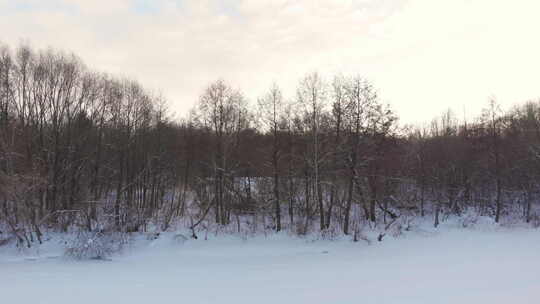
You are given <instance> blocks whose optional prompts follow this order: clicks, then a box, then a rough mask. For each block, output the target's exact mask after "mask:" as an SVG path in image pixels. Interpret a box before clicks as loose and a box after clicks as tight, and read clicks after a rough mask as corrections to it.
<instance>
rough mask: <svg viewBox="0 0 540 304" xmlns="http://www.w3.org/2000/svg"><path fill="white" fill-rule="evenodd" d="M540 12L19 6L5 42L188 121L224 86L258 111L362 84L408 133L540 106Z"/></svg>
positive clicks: (359, 5)
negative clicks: (300, 90)
mask: <svg viewBox="0 0 540 304" xmlns="http://www.w3.org/2000/svg"><path fill="white" fill-rule="evenodd" d="M539 9H540V4H537V3H536V2H535V1H525V0H524V1H513V2H511V3H510V2H504V3H503V2H496V3H495V1H485V0H470V1H466V0H458V1H451V2H450V1H427V0H410V1H400V0H397V1H386V0H384V1H374V0H362V1H352V0H349V1H308V0H301V1H285V0H278V1H250V0H244V1H211V0H207V1H187V0H162V1H160V0H157V1H146V0H118V1H84V0H54V1H46V2H45V1H37V0H27V1H7V0H0V27H1V28H2V29H4V31H3V35H2V36H0V42H2V43H5V44H7V45H9V46H10V47H11V48H14V47H16V46H18V45H19V44H20V43H21V41H22V42H27V43H29V44H30V45H31V46H32V47H34V48H38V49H43V48H47V47H52V48H54V49H59V50H63V51H67V52H73V53H75V54H76V55H78V56H79V57H80V58H81V59H82V60H83V61H84V62H85V63H86V65H87V66H88V67H89V68H90V69H93V70H98V71H101V72H107V73H111V74H114V75H119V76H125V77H129V78H133V79H136V80H138V81H140V82H141V83H142V85H144V86H145V87H147V88H148V89H150V90H152V91H155V92H158V93H160V94H162V95H163V96H164V97H165V98H166V99H167V100H168V101H169V105H170V107H171V110H173V111H174V112H176V113H178V114H180V115H185V114H186V113H187V112H188V111H189V109H191V108H192V107H193V106H194V105H195V103H196V102H197V100H198V96H199V95H200V94H201V93H202V91H203V89H204V88H205V87H206V86H207V85H208V84H209V83H210V82H212V81H214V80H216V79H218V78H222V79H225V80H226V81H227V82H229V83H230V84H231V85H232V86H234V87H236V88H239V89H241V90H242V91H243V92H244V93H245V95H246V97H247V98H248V99H249V100H250V102H252V103H253V102H254V101H255V100H256V98H257V97H259V96H261V95H262V94H264V93H265V91H266V90H267V89H268V88H269V87H270V86H271V85H272V83H273V82H276V83H277V84H278V85H279V86H281V87H282V88H283V89H284V92H285V95H286V96H287V97H289V98H293V97H294V89H295V86H296V85H297V84H298V81H299V79H300V78H301V77H303V76H304V75H305V74H307V73H310V72H313V71H316V72H318V73H320V74H321V75H322V76H323V77H325V78H327V79H330V78H331V77H333V76H334V75H336V74H345V75H360V76H363V77H365V78H367V79H369V80H370V81H371V82H372V83H373V84H374V85H375V87H376V88H377V89H378V90H379V92H380V96H381V100H382V101H383V102H385V103H389V104H391V106H392V108H393V109H394V111H395V112H396V113H397V115H398V116H399V118H400V122H401V123H402V124H406V123H414V124H418V123H425V122H428V121H430V120H431V119H433V118H435V117H437V116H439V115H440V114H441V113H442V112H443V111H445V110H447V109H451V110H452V111H453V112H454V113H455V114H456V116H457V118H459V119H461V118H463V117H464V116H465V115H466V117H467V119H472V118H474V117H476V116H478V115H479V114H480V111H481V109H482V108H484V107H486V106H487V103H488V100H489V99H490V98H495V99H496V100H497V102H498V103H499V104H500V105H501V107H502V108H503V109H508V108H510V107H511V106H513V105H515V104H521V103H523V102H526V101H528V100H533V99H537V98H538V97H540V90H539V89H538V88H537V87H538V84H537V80H536V78H537V76H536V72H537V71H538V70H540V60H538V58H537V57H538V54H540V42H538V41H537V39H535V34H536V32H537V29H538V28H540V21H539V20H538V18H536V16H535V15H536V12H538V11H539Z"/></svg>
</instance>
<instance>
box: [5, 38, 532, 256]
mask: <svg viewBox="0 0 540 304" xmlns="http://www.w3.org/2000/svg"><path fill="white" fill-rule="evenodd" d="M254 104H256V105H254V106H250V105H249V104H248V101H247V99H246V98H245V97H244V96H243V94H242V93H241V92H240V91H238V90H236V89H234V88H232V87H231V86H230V85H228V84H227V83H226V82H225V81H223V80H218V81H215V82H213V83H211V84H210V85H209V86H208V87H207V89H206V90H205V91H204V92H202V95H201V97H200V100H199V102H198V104H197V106H196V107H195V108H194V109H193V110H192V111H191V114H190V115H189V118H186V119H183V120H181V121H173V120H171V119H170V118H169V116H168V110H167V108H166V106H165V102H164V101H163V100H162V99H161V98H160V96H156V95H154V94H152V93H150V92H149V91H148V90H146V89H144V88H143V87H142V86H141V85H140V84H139V83H137V82H135V81H132V80H128V79H121V78H117V77H113V76H110V75H107V74H103V73H96V72H94V71H92V70H90V69H88V68H87V67H85V65H84V64H83V63H82V62H81V60H79V59H78V58H77V57H76V56H74V55H71V54H66V53H62V52H58V51H55V50H45V51H36V50H33V49H31V48H30V47H28V46H21V47H18V48H17V49H16V50H10V49H9V48H8V47H6V46H2V47H0V231H1V232H2V233H3V234H4V236H10V237H12V238H16V239H17V240H18V241H19V242H21V243H23V244H26V245H28V246H30V245H31V244H32V242H35V241H38V242H41V238H42V235H43V231H44V230H50V229H53V230H60V231H69V230H70V229H73V228H75V227H77V228H78V229H86V230H88V231H97V230H99V231H105V230H108V231H123V232H132V231H144V230H146V229H148V227H149V225H151V226H152V227H153V228H156V227H157V228H158V229H163V230H166V229H169V228H170V227H171V225H174V224H176V223H183V224H184V225H187V227H189V228H191V229H192V231H193V234H194V235H195V234H196V231H197V229H198V228H200V227H202V226H208V225H211V224H213V225H217V226H220V227H225V226H228V225H230V226H233V227H237V228H238V230H240V229H242V228H241V226H242V225H244V224H245V223H249V225H261V229H274V230H277V231H280V230H282V229H288V230H290V231H294V232H295V233H299V234H304V233H307V232H308V231H316V230H320V231H328V230H332V231H334V232H339V233H344V234H351V233H357V231H358V229H360V228H359V227H360V226H361V225H365V224H371V225H386V223H388V222H391V221H392V220H395V219H396V218H398V217H400V216H403V215H409V216H430V217H432V218H433V223H434V225H438V224H439V222H440V221H441V220H442V219H443V218H444V216H445V215H449V214H457V215H459V214H462V213H463V212H465V211H470V210H473V211H474V212H475V213H476V214H480V215H487V216H492V217H493V218H494V219H495V221H497V222H498V221H500V220H501V219H502V218H503V217H505V216H506V215H509V214H512V215H518V216H520V217H521V218H522V220H523V221H525V222H529V221H532V220H536V221H538V216H537V215H536V213H535V212H536V211H535V210H534V206H535V204H534V202H536V200H537V196H538V189H539V182H540V156H539V155H540V103H538V102H529V103H527V104H525V105H522V106H519V107H517V108H515V109H513V110H511V111H508V112H506V113H503V112H502V111H501V110H500V109H499V108H498V106H497V104H496V103H495V102H491V103H489V104H488V106H487V108H486V110H485V111H484V114H483V115H482V116H481V117H479V118H478V119H476V120H475V121H471V122H468V123H466V122H458V120H457V119H456V118H455V117H454V116H453V115H452V113H451V112H448V113H446V114H444V115H442V116H441V117H440V118H437V119H435V120H433V121H432V123H431V124H430V125H429V126H427V127H422V128H419V127H409V128H403V127H398V125H397V117H396V115H395V114H394V113H393V112H392V111H391V109H390V108H389V107H388V106H386V105H384V104H383V103H381V101H380V100H379V98H378V96H377V91H376V90H375V88H374V87H373V85H372V84H371V83H369V82H368V81H366V80H365V79H364V78H361V77H342V76H341V77H335V78H334V79H332V80H331V81H328V80H324V79H323V78H322V77H320V75H318V74H309V75H307V76H306V77H305V78H304V79H302V80H301V81H300V82H299V83H298V86H297V91H296V95H295V96H289V97H285V96H283V94H282V92H281V90H280V88H279V87H278V86H277V85H273V86H271V87H270V89H269V90H268V92H267V93H265V94H263V95H262V96H261V97H260V98H258V99H257V102H256V103H254ZM0 236H1V235H0ZM0 239H2V238H0Z"/></svg>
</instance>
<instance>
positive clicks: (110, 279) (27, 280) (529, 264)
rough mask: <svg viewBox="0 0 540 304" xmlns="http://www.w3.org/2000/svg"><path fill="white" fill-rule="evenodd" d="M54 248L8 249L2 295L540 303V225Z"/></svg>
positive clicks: (0, 277)
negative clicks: (378, 236)
mask: <svg viewBox="0 0 540 304" xmlns="http://www.w3.org/2000/svg"><path fill="white" fill-rule="evenodd" d="M140 247H144V248H140ZM46 256H47V255H46V254H42V255H41V257H42V258H39V259H37V260H32V261H30V260H27V259H24V258H18V259H17V258H15V257H14V256H6V255H0V302H1V303H22V304H26V303H43V304H45V303H51V304H52V303H54V304H64V303H92V304H97V303H129V304H137V303H144V304H148V303H156V304H157V303H190V304H191V303H224V304H225V303H235V304H240V303H273V304H275V303H310V304H314V303H414V304H422V303H429V304H433V303H475V304H476V303H490V304H493V303H540V231H538V230H525V229H514V230H501V231H496V232H495V231H481V230H452V229H450V230H446V231H444V232H440V233H433V232H429V233H423V234H420V233H409V234H406V235H405V236H404V237H401V238H398V239H393V238H388V239H386V238H385V240H384V241H383V242H382V243H378V242H374V243H373V244H372V245H369V246H368V245H367V244H366V243H365V242H359V243H352V242H349V241H334V242H332V241H317V242H308V241H306V240H300V239H292V238H290V237H287V236H284V235H283V236H272V237H270V238H268V239H265V238H262V237H261V238H255V239H249V240H248V241H242V240H240V239H237V238H232V237H221V238H218V239H213V240H209V241H204V240H194V241H188V242H187V243H185V244H184V245H176V244H172V241H171V239H170V237H169V236H164V237H162V238H161V239H158V240H156V241H154V242H153V243H147V244H139V245H138V248H137V250H133V251H132V252H130V253H126V254H124V255H123V256H121V257H116V258H114V259H113V260H112V261H101V262H100V261H87V262H74V261H66V260H63V259H51V258H46Z"/></svg>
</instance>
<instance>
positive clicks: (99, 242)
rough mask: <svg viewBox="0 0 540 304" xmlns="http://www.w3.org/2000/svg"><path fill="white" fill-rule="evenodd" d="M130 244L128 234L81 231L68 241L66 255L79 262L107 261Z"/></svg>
mask: <svg viewBox="0 0 540 304" xmlns="http://www.w3.org/2000/svg"><path fill="white" fill-rule="evenodd" d="M127 242H128V238H127V235H126V234H123V233H118V232H104V231H99V230H98V231H79V232H78V233H77V234H76V235H75V237H73V238H72V239H71V240H69V241H67V243H66V244H67V247H66V250H65V252H64V254H65V255H66V256H67V257H71V258H75V259H78V260H84V259H98V260H101V259H106V258H108V257H110V256H111V255H113V254H115V253H118V252H120V251H121V250H122V249H123V247H124V245H126V244H127Z"/></svg>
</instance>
